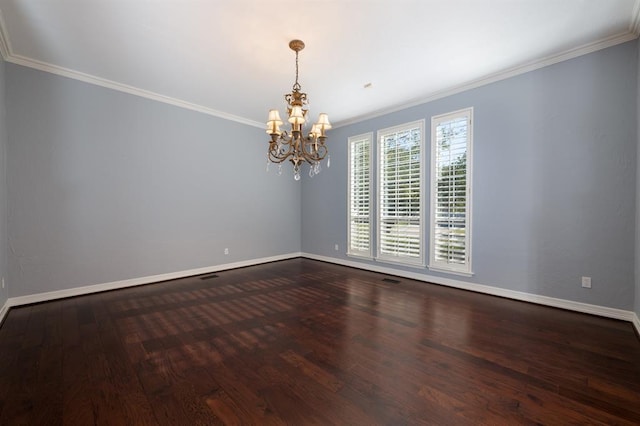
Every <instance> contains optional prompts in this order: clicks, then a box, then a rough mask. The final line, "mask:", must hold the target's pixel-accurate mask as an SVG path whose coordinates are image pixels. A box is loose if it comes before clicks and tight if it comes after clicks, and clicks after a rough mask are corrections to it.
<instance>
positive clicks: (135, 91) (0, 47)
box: [0, 10, 264, 128]
mask: <svg viewBox="0 0 640 426" xmlns="http://www.w3.org/2000/svg"><path fill="white" fill-rule="evenodd" d="M6 28H7V27H6V24H5V21H4V15H3V14H2V11H1V10H0V54H1V55H2V57H3V58H4V60H5V61H7V62H11V63H13V64H16V65H22V66H24V67H29V68H33V69H37V70H40V71H44V72H48V73H51V74H55V75H59V76H62V77H67V78H71V79H74V80H79V81H83V82H85V83H89V84H94V85H96V86H100V87H106V88H107V89H112V90H117V91H118V92H123V93H128V94H130V95H134V96H140V97H142V98H146V99H151V100H154V101H157V102H162V103H165V104H169V105H173V106H177V107H179V108H184V109H188V110H191V111H197V112H201V113H203V114H207V115H212V116H214V117H218V118H222V119H225V120H230V121H235V122H237V123H242V124H246V125H248V126H252V127H258V128H263V127H264V123H261V122H259V121H254V120H249V119H248V118H244V117H240V116H238V115H233V114H229V113H226V112H224V111H218V110H215V109H212V108H207V107H205V106H202V105H198V104H194V103H191V102H187V101H183V100H181V99H177V98H172V97H170V96H165V95H161V94H159V93H155V92H151V91H149V90H144V89H140V88H138V87H134V86H129V85H127V84H122V83H118V82H116V81H112V80H107V79H105V78H101V77H97V76H94V75H91V74H86V73H83V72H79V71H75V70H72V69H69V68H64V67H59V66H57V65H53V64H49V63H46V62H42V61H37V60H35V59H31V58H27V57H25V56H22V55H17V54H15V53H14V52H13V49H12V48H11V43H10V41H9V34H8V33H7V29H6Z"/></svg>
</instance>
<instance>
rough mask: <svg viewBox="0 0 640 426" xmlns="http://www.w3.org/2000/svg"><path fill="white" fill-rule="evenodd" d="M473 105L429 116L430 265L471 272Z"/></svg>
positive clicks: (437, 268) (452, 270)
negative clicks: (448, 112) (430, 117)
mask: <svg viewBox="0 0 640 426" xmlns="http://www.w3.org/2000/svg"><path fill="white" fill-rule="evenodd" d="M472 116H473V108H468V109H464V110H461V111H456V112H452V113H450V114H444V115H439V116H436V117H433V118H432V119H431V232H430V234H431V241H430V259H429V268H430V269H433V270H436V271H437V270H440V271H445V272H454V273H460V274H463V275H471V181H472V179H471V176H472V175H471V153H472V149H471V148H472V135H473V127H472V123H473V121H472V118H473V117H472Z"/></svg>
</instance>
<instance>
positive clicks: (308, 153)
mask: <svg viewBox="0 0 640 426" xmlns="http://www.w3.org/2000/svg"><path fill="white" fill-rule="evenodd" d="M289 48H290V49H291V50H293V51H294V52H296V82H295V83H294V84H293V90H292V91H291V93H287V94H286V95H284V99H285V101H287V113H288V116H289V118H288V120H287V121H288V122H289V123H290V124H291V131H290V132H289V133H288V132H287V131H286V130H285V131H281V130H280V126H281V125H282V120H281V119H280V113H279V112H278V110H277V109H272V110H269V118H268V119H267V134H269V135H270V136H271V140H270V141H269V151H268V154H267V155H268V159H269V160H268V162H267V170H268V169H269V162H272V163H276V164H278V165H279V170H280V172H282V168H281V167H282V164H281V163H282V162H283V161H285V160H289V161H291V163H292V164H293V177H294V178H295V180H300V168H301V167H302V164H303V163H305V162H307V163H309V176H310V177H313V176H314V175H316V174H318V173H320V162H321V161H322V160H324V158H325V157H327V167H330V165H331V158H329V157H328V153H329V151H328V150H327V147H326V146H325V141H326V140H327V136H326V135H325V131H326V130H329V129H330V128H331V123H329V117H328V116H327V114H325V113H321V114H320V115H319V116H318V121H317V122H316V123H315V124H313V125H312V126H311V130H310V131H309V133H308V134H307V135H306V136H305V135H304V127H305V123H307V114H308V112H309V109H308V107H307V105H308V101H307V94H306V93H303V92H301V91H300V89H301V87H300V83H298V52H300V51H301V50H302V49H304V42H302V40H291V41H290V42H289Z"/></svg>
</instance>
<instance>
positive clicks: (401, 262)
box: [374, 257, 426, 268]
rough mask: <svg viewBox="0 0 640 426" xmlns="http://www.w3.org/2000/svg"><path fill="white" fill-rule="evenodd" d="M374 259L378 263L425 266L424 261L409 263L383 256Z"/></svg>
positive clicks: (412, 266) (415, 266)
mask: <svg viewBox="0 0 640 426" xmlns="http://www.w3.org/2000/svg"><path fill="white" fill-rule="evenodd" d="M374 260H375V261H376V262H380V263H390V264H392V265H398V266H408V267H410V268H424V267H425V266H426V265H425V264H424V263H409V262H403V261H401V260H394V259H387V258H384V257H382V258H381V257H376V258H375V259H374Z"/></svg>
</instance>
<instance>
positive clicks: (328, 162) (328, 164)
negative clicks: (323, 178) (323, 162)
mask: <svg viewBox="0 0 640 426" xmlns="http://www.w3.org/2000/svg"><path fill="white" fill-rule="evenodd" d="M329 167H331V156H330V155H327V169H328V168H329Z"/></svg>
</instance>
